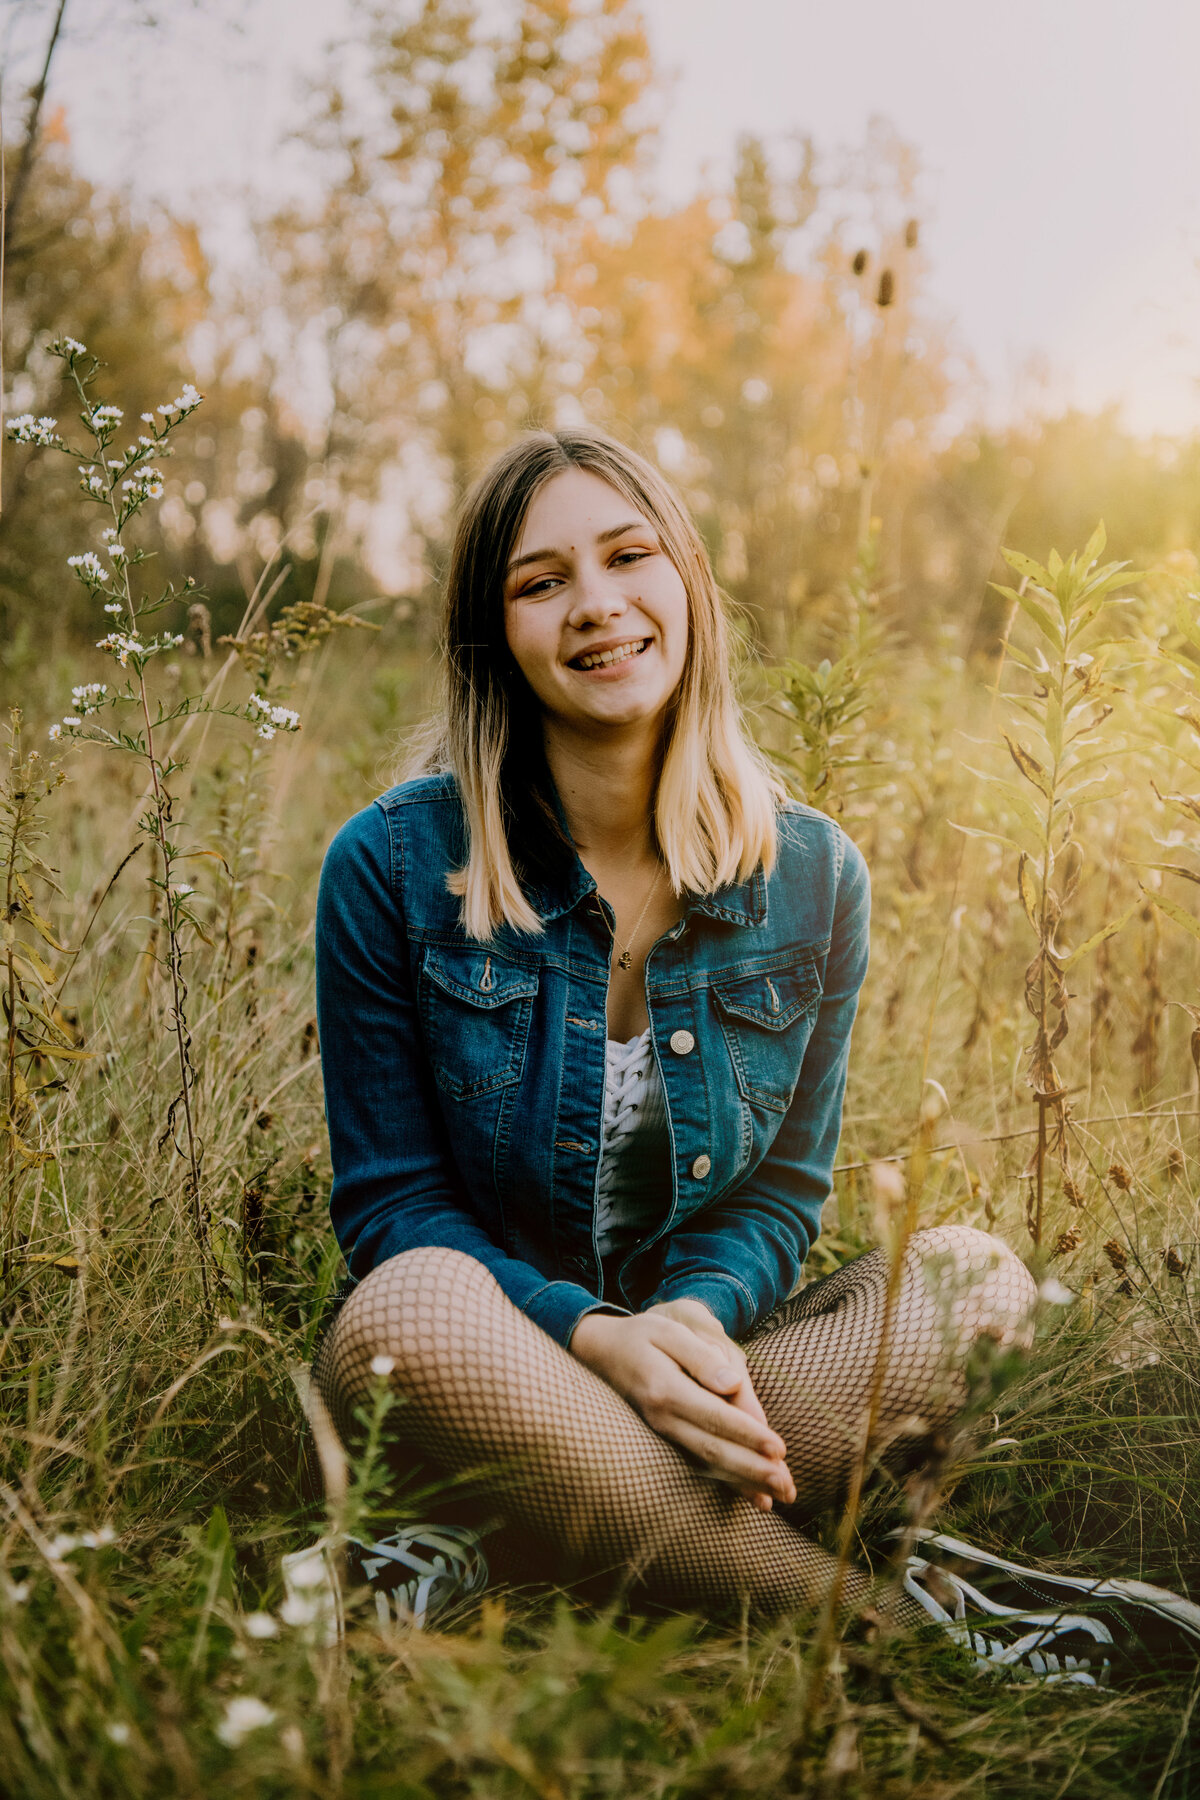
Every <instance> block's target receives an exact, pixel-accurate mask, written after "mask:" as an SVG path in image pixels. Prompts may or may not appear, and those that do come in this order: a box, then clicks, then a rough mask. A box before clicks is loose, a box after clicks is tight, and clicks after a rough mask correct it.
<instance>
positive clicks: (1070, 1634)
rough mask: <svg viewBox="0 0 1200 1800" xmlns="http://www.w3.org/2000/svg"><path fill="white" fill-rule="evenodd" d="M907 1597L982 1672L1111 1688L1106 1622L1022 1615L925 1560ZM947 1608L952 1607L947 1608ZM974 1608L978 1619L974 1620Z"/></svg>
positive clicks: (907, 1574)
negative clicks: (1000, 1671)
mask: <svg viewBox="0 0 1200 1800" xmlns="http://www.w3.org/2000/svg"><path fill="white" fill-rule="evenodd" d="M903 1583H904V1591H905V1593H907V1594H909V1595H910V1596H911V1597H912V1598H913V1599H914V1600H915V1601H917V1603H918V1604H919V1605H920V1606H921V1607H923V1608H924V1610H925V1611H926V1612H927V1613H928V1615H929V1617H930V1618H931V1619H933V1620H934V1621H935V1622H936V1623H937V1624H939V1625H941V1626H942V1627H943V1628H944V1629H945V1631H946V1632H947V1633H948V1635H949V1636H950V1637H952V1638H953V1639H954V1641H955V1642H956V1643H957V1644H959V1645H960V1646H961V1647H962V1648H963V1649H964V1650H966V1651H967V1652H968V1654H969V1655H971V1656H972V1657H973V1658H974V1660H975V1664H976V1666H977V1667H978V1668H996V1669H1000V1668H1005V1669H1016V1670H1021V1671H1024V1672H1025V1673H1027V1674H1032V1675H1036V1676H1037V1677H1038V1678H1039V1679H1040V1680H1042V1681H1046V1682H1053V1681H1059V1682H1063V1681H1066V1682H1074V1683H1076V1684H1077V1685H1079V1686H1081V1687H1106V1686H1107V1685H1108V1679H1109V1674H1110V1672H1111V1667H1112V1664H1111V1659H1110V1657H1109V1656H1108V1655H1107V1654H1106V1650H1105V1646H1107V1647H1111V1645H1112V1633H1111V1632H1110V1631H1109V1629H1108V1627H1107V1625H1105V1623H1104V1622H1103V1620H1102V1619H1090V1618H1088V1617H1087V1616H1086V1615H1084V1614H1081V1613H1080V1614H1073V1613H1066V1612H1056V1611H1045V1612H1021V1611H1019V1610H1018V1609H1017V1608H1016V1607H1012V1606H1002V1605H1000V1604H999V1603H998V1602H997V1601H994V1600H991V1599H989V1598H988V1596H987V1595H986V1594H983V1593H981V1592H980V1591H979V1589H978V1588H976V1587H972V1586H971V1583H970V1582H969V1581H964V1580H963V1579H962V1577H961V1576H959V1575H955V1574H952V1573H951V1571H950V1570H949V1569H943V1568H941V1567H939V1566H938V1565H936V1564H934V1563H929V1562H926V1561H925V1559H924V1557H921V1556H910V1557H909V1558H908V1560H907V1562H906V1563H905V1566H904V1576H903ZM947 1602H948V1603H949V1604H947ZM968 1607H970V1608H971V1609H973V1611H974V1612H975V1614H976V1615H977V1617H976V1618H975V1619H972V1618H970V1617H969V1616H968Z"/></svg>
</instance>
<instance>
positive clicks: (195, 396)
mask: <svg viewBox="0 0 1200 1800" xmlns="http://www.w3.org/2000/svg"><path fill="white" fill-rule="evenodd" d="M203 398H204V396H203V394H202V393H201V392H200V390H199V388H195V387H193V386H192V384H191V382H190V381H189V382H186V383H185V384H184V389H183V392H182V394H180V396H179V398H178V400H172V401H170V403H169V404H168V405H166V406H160V407H159V409H158V410H159V412H160V413H161V414H162V416H163V418H164V419H169V418H170V416H171V414H172V413H183V412H190V411H191V410H192V408H193V407H194V406H199V404H200V402H201V400H203Z"/></svg>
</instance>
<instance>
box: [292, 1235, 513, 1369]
mask: <svg viewBox="0 0 1200 1800" xmlns="http://www.w3.org/2000/svg"><path fill="white" fill-rule="evenodd" d="M496 1297H499V1298H500V1299H503V1298H504V1296H503V1294H502V1293H501V1290H500V1287H499V1285H498V1283H497V1282H496V1279H495V1277H494V1276H493V1275H492V1274H490V1272H489V1271H488V1270H487V1269H485V1268H484V1266H483V1264H482V1263H481V1262H479V1261H477V1260H476V1258H475V1257H473V1256H468V1255H466V1254H465V1253H464V1252H463V1251H461V1250H451V1249H448V1248H446V1247H444V1246H442V1245H427V1246H422V1247H421V1248H420V1249H417V1250H404V1251H402V1252H401V1253H400V1254H399V1255H398V1256H391V1257H389V1258H388V1260H387V1261H386V1262H383V1263H380V1264H379V1265H378V1267H376V1268H374V1269H372V1270H371V1273H370V1274H369V1275H366V1276H364V1278H363V1279H362V1281H360V1282H359V1284H358V1286H357V1287H356V1288H355V1289H354V1290H353V1292H352V1293H351V1294H350V1295H349V1297H348V1298H347V1300H346V1301H345V1303H344V1305H343V1306H342V1309H341V1312H340V1313H339V1314H338V1317H337V1319H336V1321H335V1323H334V1326H333V1329H332V1330H331V1332H330V1334H329V1341H328V1345H327V1347H326V1348H325V1350H323V1353H322V1356H321V1358H320V1360H321V1363H322V1364H323V1365H324V1368H325V1370H326V1371H327V1374H326V1379H328V1377H329V1376H330V1375H331V1376H332V1377H333V1380H334V1382H335V1384H336V1385H337V1386H338V1387H339V1388H341V1389H343V1390H345V1389H355V1390H362V1389H364V1388H366V1387H367V1386H369V1385H370V1382H371V1380H372V1378H374V1379H376V1380H378V1379H379V1378H380V1377H381V1376H383V1375H386V1376H390V1377H391V1379H392V1382H393V1385H395V1386H397V1387H400V1388H403V1387H405V1386H406V1385H408V1384H410V1383H411V1382H412V1381H413V1380H414V1379H416V1378H418V1377H419V1375H420V1371H421V1368H422V1365H423V1364H424V1363H425V1362H426V1360H427V1359H428V1358H430V1357H438V1356H445V1355H446V1354H447V1352H448V1349H449V1339H450V1338H451V1337H452V1335H453V1332H454V1330H455V1327H456V1325H458V1324H461V1321H462V1320H463V1318H464V1316H466V1315H467V1314H468V1313H470V1312H473V1311H477V1309H478V1308H479V1307H480V1306H481V1305H486V1304H488V1303H489V1302H490V1301H492V1300H494V1299H495V1298H496Z"/></svg>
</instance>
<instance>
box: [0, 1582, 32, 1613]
mask: <svg viewBox="0 0 1200 1800" xmlns="http://www.w3.org/2000/svg"><path fill="white" fill-rule="evenodd" d="M3 1587H4V1598H5V1599H6V1600H7V1601H8V1603H9V1605H10V1606H24V1604H25V1602H26V1601H27V1600H28V1598H29V1596H30V1594H31V1593H32V1592H33V1583H32V1582H31V1581H9V1580H8V1579H7V1578H5V1580H4V1582H3Z"/></svg>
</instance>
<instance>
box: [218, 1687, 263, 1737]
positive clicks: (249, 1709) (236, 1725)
mask: <svg viewBox="0 0 1200 1800" xmlns="http://www.w3.org/2000/svg"><path fill="white" fill-rule="evenodd" d="M274 1720H275V1713H274V1710H273V1708H271V1707H269V1706H264V1704H263V1702H262V1701H261V1700H259V1699H257V1698H256V1696H255V1695H253V1694H238V1695H237V1696H236V1697H235V1698H234V1699H233V1700H227V1701H226V1702H225V1717H224V1718H223V1719H222V1720H221V1723H220V1724H219V1725H218V1726H217V1736H218V1737H219V1738H220V1740H221V1742H222V1743H223V1744H228V1746H229V1748H230V1749H231V1750H236V1749H237V1747H238V1745H239V1744H240V1743H241V1741H242V1739H243V1738H245V1737H249V1735H250V1733H251V1732H252V1731H259V1730H261V1728H262V1727H263V1726H264V1725H271V1724H273V1723H274Z"/></svg>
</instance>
